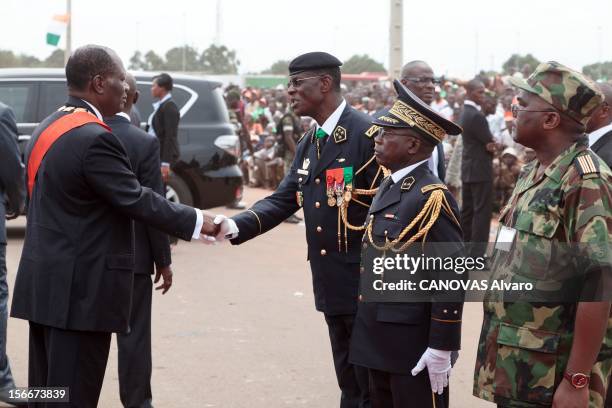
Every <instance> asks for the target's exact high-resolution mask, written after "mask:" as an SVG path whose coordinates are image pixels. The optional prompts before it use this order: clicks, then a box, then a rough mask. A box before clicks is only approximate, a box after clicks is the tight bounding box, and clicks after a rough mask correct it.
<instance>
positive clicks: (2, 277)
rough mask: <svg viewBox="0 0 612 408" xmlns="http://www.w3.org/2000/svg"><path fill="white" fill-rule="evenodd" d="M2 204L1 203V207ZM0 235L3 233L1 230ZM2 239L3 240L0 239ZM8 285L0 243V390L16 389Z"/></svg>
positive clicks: (4, 250)
mask: <svg viewBox="0 0 612 408" xmlns="http://www.w3.org/2000/svg"><path fill="white" fill-rule="evenodd" d="M1 205H2V204H1V203H0V206H1ZM0 217H2V220H0V228H2V227H3V225H2V224H3V223H4V214H3V212H2V211H0ZM0 234H3V231H1V230H0ZM0 239H2V238H0ZM7 304H8V284H7V283H6V244H5V243H2V242H0V390H4V389H6V388H10V387H14V386H15V383H14V381H13V374H12V373H11V366H10V364H9V361H8V356H7V355H6V324H7V320H8V306H7Z"/></svg>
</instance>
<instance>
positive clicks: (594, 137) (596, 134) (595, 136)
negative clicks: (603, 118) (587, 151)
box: [589, 123, 612, 147]
mask: <svg viewBox="0 0 612 408" xmlns="http://www.w3.org/2000/svg"><path fill="white" fill-rule="evenodd" d="M610 131H612V123H610V124H609V125H607V126H604V127H601V128H599V129H597V130H594V131H592V132H591V133H589V146H590V147H592V146H593V145H594V144H595V143H597V141H598V140H599V139H601V137H602V136H603V135H605V134H606V133H608V132H610Z"/></svg>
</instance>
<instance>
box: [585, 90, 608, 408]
mask: <svg viewBox="0 0 612 408" xmlns="http://www.w3.org/2000/svg"><path fill="white" fill-rule="evenodd" d="M597 87H598V88H599V90H600V91H601V93H602V94H603V96H604V101H603V103H602V104H601V105H599V107H598V108H597V109H595V111H594V112H593V115H591V119H589V122H588V123H587V125H586V131H587V133H588V134H589V147H590V148H591V150H593V151H594V152H595V153H596V154H597V155H598V156H599V157H601V158H602V160H603V161H604V162H605V163H606V164H607V165H608V167H612V86H610V85H609V84H606V83H601V84H597ZM610 318H611V319H612V311H611V312H610ZM606 336H607V338H612V330H610V329H608V332H607V333H606ZM610 381H612V380H609V382H610ZM608 406H610V407H612V384H608V394H607V396H606V407H608Z"/></svg>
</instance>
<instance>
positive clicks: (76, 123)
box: [28, 111, 111, 197]
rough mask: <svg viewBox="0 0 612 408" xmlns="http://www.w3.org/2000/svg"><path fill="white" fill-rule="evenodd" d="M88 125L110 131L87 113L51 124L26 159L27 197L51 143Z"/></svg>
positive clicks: (63, 118)
mask: <svg viewBox="0 0 612 408" xmlns="http://www.w3.org/2000/svg"><path fill="white" fill-rule="evenodd" d="M88 123H97V124H98V125H101V126H103V127H104V128H105V129H106V130H108V131H109V132H110V131H111V129H110V128H109V127H108V126H107V125H106V124H104V122H102V121H101V120H99V119H98V118H97V117H96V116H94V115H93V114H91V113H89V112H83V111H80V112H75V113H71V114H68V115H65V116H62V117H61V118H59V119H57V120H56V121H55V122H53V123H51V124H50V125H49V127H47V128H46V129H45V130H44V131H43V132H42V133H41V134H40V136H39V137H38V140H36V144H34V147H33V148H32V153H30V157H29V159H28V195H29V196H30V197H31V196H32V190H33V189H34V182H35V181H36V173H38V168H39V167H40V164H41V163H42V161H43V159H44V157H45V155H46V154H47V151H49V149H50V148H51V146H53V143H55V142H56V141H57V139H59V138H60V137H62V136H63V135H65V134H66V133H68V132H69V131H71V130H72V129H76V128H78V127H81V126H83V125H86V124H88Z"/></svg>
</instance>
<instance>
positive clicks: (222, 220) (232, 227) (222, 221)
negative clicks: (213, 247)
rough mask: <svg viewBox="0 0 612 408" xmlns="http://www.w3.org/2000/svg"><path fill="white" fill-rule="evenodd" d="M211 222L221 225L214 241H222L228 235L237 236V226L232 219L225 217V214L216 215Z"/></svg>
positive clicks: (230, 236)
mask: <svg viewBox="0 0 612 408" xmlns="http://www.w3.org/2000/svg"><path fill="white" fill-rule="evenodd" d="M213 222H214V223H215V224H217V225H220V226H221V227H220V229H219V233H218V234H217V235H216V236H215V241H216V242H223V241H225V240H226V239H227V238H228V237H229V238H235V237H236V236H238V226H237V225H236V223H235V222H234V220H232V219H230V218H227V217H226V216H225V215H217V216H216V217H215V219H214V220H213Z"/></svg>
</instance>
